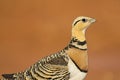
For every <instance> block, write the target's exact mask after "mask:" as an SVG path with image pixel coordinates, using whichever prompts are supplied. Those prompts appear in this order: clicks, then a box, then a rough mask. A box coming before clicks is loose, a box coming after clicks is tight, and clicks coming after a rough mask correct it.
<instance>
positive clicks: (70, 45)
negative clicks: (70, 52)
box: [69, 44, 87, 51]
mask: <svg viewBox="0 0 120 80" xmlns="http://www.w3.org/2000/svg"><path fill="white" fill-rule="evenodd" d="M72 47H73V48H76V49H80V50H83V51H86V50H87V49H82V48H79V47H77V46H75V45H72V44H69V48H72Z"/></svg>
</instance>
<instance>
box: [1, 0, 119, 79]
mask: <svg viewBox="0 0 120 80" xmlns="http://www.w3.org/2000/svg"><path fill="white" fill-rule="evenodd" d="M81 15H83V16H90V17H93V18H95V19H96V20H97V21H96V23H94V24H92V25H91V27H89V29H88V30H87V34H86V38H87V41H88V48H89V50H88V53H89V73H88V76H87V78H86V80H120V1H119V0H0V75H1V74H2V73H13V72H18V71H23V70H24V69H26V68H28V67H29V66H30V65H32V64H33V63H35V62H36V61H38V60H39V59H41V58H42V57H44V56H47V55H50V54H52V53H55V52H57V51H59V50H61V49H63V48H64V47H65V46H66V45H67V44H68V42H69V41H70V36H71V24H72V22H73V20H74V19H75V18H76V17H78V16H81Z"/></svg>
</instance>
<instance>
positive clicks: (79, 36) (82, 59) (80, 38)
mask: <svg viewBox="0 0 120 80" xmlns="http://www.w3.org/2000/svg"><path fill="white" fill-rule="evenodd" d="M64 50H65V52H66V53H67V54H68V55H69V56H70V58H71V59H72V60H73V61H74V62H75V64H76V66H77V67H78V68H79V69H80V70H81V71H85V72H86V71H87V69H88V55H87V43H86V40H85V34H84V33H80V32H78V33H77V32H76V33H74V34H72V39H71V41H70V43H69V45H68V46H67V47H66V48H65V49H64Z"/></svg>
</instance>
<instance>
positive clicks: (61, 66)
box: [1, 16, 96, 80]
mask: <svg viewBox="0 0 120 80" xmlns="http://www.w3.org/2000/svg"><path fill="white" fill-rule="evenodd" d="M95 21H96V20H95V19H94V18H91V17H86V16H79V17H77V18H76V19H75V20H74V21H73V23H72V30H71V39H70V42H69V43H68V45H67V46H66V47H65V48H63V49H62V50H60V51H58V52H56V53H54V54H51V55H48V56H46V57H43V58H42V59H40V60H38V61H37V62H36V63H34V64H33V65H31V66H30V67H29V68H27V69H26V70H24V71H21V72H17V73H12V74H2V79H1V80H84V79H85V77H86V75H87V73H88V52H87V50H88V48H87V41H86V38H85V33H86V30H87V28H88V27H89V26H90V25H91V24H92V23H94V22H95Z"/></svg>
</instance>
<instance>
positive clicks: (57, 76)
mask: <svg viewBox="0 0 120 80" xmlns="http://www.w3.org/2000/svg"><path fill="white" fill-rule="evenodd" d="M68 59H69V58H68V55H67V54H65V53H57V54H53V55H50V56H47V57H45V58H43V59H41V60H40V61H38V62H37V63H36V64H34V65H33V66H32V67H31V68H30V69H29V70H28V72H30V73H31V76H32V78H36V79H38V80H68V79H69V74H70V73H69V71H68Z"/></svg>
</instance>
